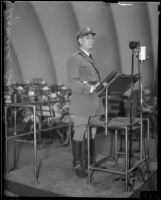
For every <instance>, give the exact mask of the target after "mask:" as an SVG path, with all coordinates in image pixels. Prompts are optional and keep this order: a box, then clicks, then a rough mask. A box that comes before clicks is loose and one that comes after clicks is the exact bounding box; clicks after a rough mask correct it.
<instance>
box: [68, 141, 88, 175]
mask: <svg viewBox="0 0 161 200" xmlns="http://www.w3.org/2000/svg"><path fill="white" fill-rule="evenodd" d="M81 149H82V141H76V140H73V141H72V154H73V171H74V174H75V175H76V176H78V177H87V176H88V174H87V173H86V172H85V170H84V169H83V165H82V162H81Z"/></svg>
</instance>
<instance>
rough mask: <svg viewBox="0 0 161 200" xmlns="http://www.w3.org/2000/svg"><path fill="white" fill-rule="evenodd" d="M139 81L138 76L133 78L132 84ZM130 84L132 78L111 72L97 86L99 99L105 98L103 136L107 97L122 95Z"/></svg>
mask: <svg viewBox="0 0 161 200" xmlns="http://www.w3.org/2000/svg"><path fill="white" fill-rule="evenodd" d="M138 80H139V75H138V74H136V75H134V76H133V82H134V83H136V82H137V81H138ZM131 83H132V76H131V75H127V74H123V73H120V72H119V71H118V70H113V71H112V72H111V73H110V74H109V75H108V76H107V77H106V78H105V79H104V80H103V81H101V83H100V84H99V85H98V86H97V88H96V90H95V91H96V92H97V94H98V96H99V97H102V96H105V135H107V126H108V125H107V124H108V95H123V94H124V93H125V92H126V91H127V90H128V89H129V88H130V87H131Z"/></svg>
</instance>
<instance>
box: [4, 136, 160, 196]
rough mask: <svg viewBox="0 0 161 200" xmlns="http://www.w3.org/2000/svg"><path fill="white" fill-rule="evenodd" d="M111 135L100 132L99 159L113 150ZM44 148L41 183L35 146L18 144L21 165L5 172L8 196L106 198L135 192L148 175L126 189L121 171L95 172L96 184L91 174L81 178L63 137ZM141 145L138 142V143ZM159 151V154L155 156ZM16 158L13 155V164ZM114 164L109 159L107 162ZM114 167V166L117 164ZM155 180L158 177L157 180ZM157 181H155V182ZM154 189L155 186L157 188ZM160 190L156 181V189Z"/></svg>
mask: <svg viewBox="0 0 161 200" xmlns="http://www.w3.org/2000/svg"><path fill="white" fill-rule="evenodd" d="M108 137H109V136H105V135H104V134H102V133H101V134H98V135H97V140H96V146H97V148H96V149H97V159H98V160H99V159H100V158H102V157H103V156H104V155H105V154H106V155H107V154H108V152H109V142H108V141H109V139H110V138H108ZM43 144H44V145H43V148H42V149H39V150H38V163H39V176H38V181H39V183H36V184H35V183H34V174H33V172H34V165H33V162H32V161H33V148H32V145H30V144H17V145H18V146H19V147H18V149H19V160H18V163H19V164H18V168H17V169H14V170H11V171H10V172H9V174H8V175H7V176H5V182H4V183H5V190H8V191H10V192H12V193H7V192H6V193H5V195H6V196H12V195H13V196H14V194H15V196H16V195H17V196H39V197H41V196H43V197H44V196H47V197H48V196H53V197H56V196H65V197H106V198H130V197H131V196H132V195H133V194H134V193H135V192H137V191H139V190H141V188H143V186H144V185H145V184H149V183H148V179H147V180H146V181H145V182H143V181H141V180H136V181H135V184H134V187H133V190H132V191H129V192H125V181H124V180H117V178H118V177H120V175H116V174H111V173H107V172H97V171H96V172H94V175H93V181H92V184H91V185H90V184H88V178H78V177H76V176H75V175H74V174H73V171H72V153H71V150H70V148H69V146H68V147H62V146H60V142H59V140H57V139H56V140H55V141H54V142H53V143H52V144H47V142H46V141H45V140H44V141H43ZM154 144H155V140H154V139H151V142H150V146H151V148H153V150H152V149H150V155H151V159H150V170H151V171H152V173H151V178H152V176H154V175H155V178H153V179H156V172H157V159H156V154H155V153H154V152H155V151H156V149H155V147H156V145H154ZM13 145H14V144H13V143H11V144H10V152H9V155H10V157H12V156H11V155H12V149H13ZM136 148H137V144H136ZM154 155H155V157H154ZM12 159H13V158H10V164H9V165H10V168H11V165H12V164H11V163H12V161H13V160H12ZM119 162H120V165H119V166H120V167H122V168H123V158H119ZM106 164H107V165H108V166H109V165H111V166H112V165H113V162H112V161H110V160H109V161H107V163H105V165H106ZM113 167H114V166H113ZM153 181H155V180H153ZM153 185H154V184H153ZM153 189H154V188H153ZM154 190H156V184H155V189H154Z"/></svg>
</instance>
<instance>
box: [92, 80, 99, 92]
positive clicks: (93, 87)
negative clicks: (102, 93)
mask: <svg viewBox="0 0 161 200" xmlns="http://www.w3.org/2000/svg"><path fill="white" fill-rule="evenodd" d="M99 84H100V83H99V82H98V83H96V84H95V85H92V87H91V90H90V93H93V92H94V91H95V89H96V88H97V86H98V85H99Z"/></svg>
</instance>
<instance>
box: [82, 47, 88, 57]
mask: <svg viewBox="0 0 161 200" xmlns="http://www.w3.org/2000/svg"><path fill="white" fill-rule="evenodd" d="M80 49H81V50H82V51H83V52H84V53H85V54H87V56H89V55H90V53H89V52H88V51H86V50H85V49H82V48H80Z"/></svg>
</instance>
